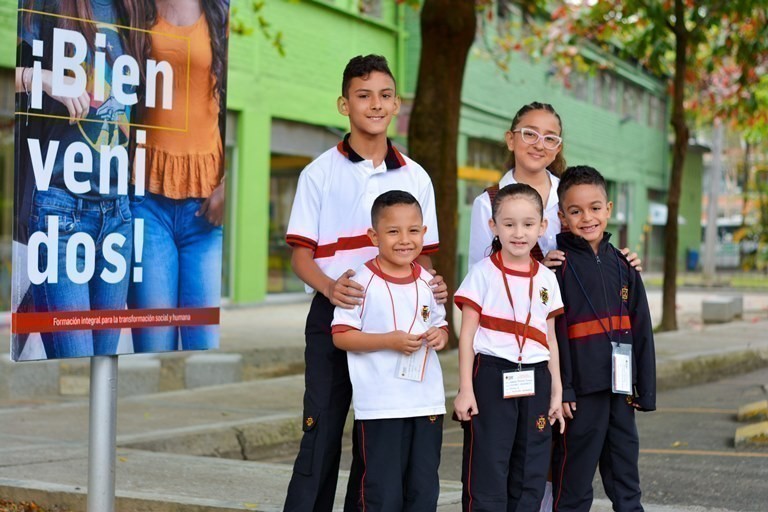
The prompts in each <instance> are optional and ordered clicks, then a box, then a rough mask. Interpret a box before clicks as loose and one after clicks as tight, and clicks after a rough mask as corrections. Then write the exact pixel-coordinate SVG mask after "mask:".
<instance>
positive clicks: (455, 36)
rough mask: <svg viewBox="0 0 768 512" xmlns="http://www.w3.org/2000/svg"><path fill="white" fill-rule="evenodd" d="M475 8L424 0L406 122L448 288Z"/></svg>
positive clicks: (459, 0) (463, 2)
mask: <svg viewBox="0 0 768 512" xmlns="http://www.w3.org/2000/svg"><path fill="white" fill-rule="evenodd" d="M475 12H476V11H475V3H474V2H472V1H468V0H425V2H424V5H423V7H422V10H421V61H420V65H419V74H418V82H417V85H416V94H415V96H414V100H413V109H412V111H411V118H410V123H409V125H408V152H409V153H410V156H411V157H413V159H414V160H416V161H417V162H419V163H420V164H421V165H423V166H424V168H425V169H427V170H428V171H429V173H430V175H431V177H432V183H433V184H434V186H435V196H436V198H437V217H438V224H439V226H440V228H439V229H440V251H439V252H438V253H437V255H436V258H435V262H434V263H435V268H437V269H438V270H439V272H440V274H441V275H442V276H443V277H444V278H445V280H446V283H447V284H448V289H449V290H455V289H456V233H457V226H458V219H457V215H458V214H457V210H456V204H457V202H458V195H457V188H456V187H457V186H456V180H457V176H458V163H457V156H456V145H457V143H458V137H459V112H460V109H461V88H462V82H463V80H464V67H465V65H466V62H467V55H468V54H469V49H470V47H471V46H472V41H473V40H474V37H475V29H476V24H477V21H476V17H475ZM446 312H447V315H448V316H447V320H448V325H453V308H452V307H451V306H450V304H449V305H448V307H446ZM450 335H451V339H450V345H451V346H454V347H455V346H456V338H455V336H454V334H453V330H452V329H451V330H450Z"/></svg>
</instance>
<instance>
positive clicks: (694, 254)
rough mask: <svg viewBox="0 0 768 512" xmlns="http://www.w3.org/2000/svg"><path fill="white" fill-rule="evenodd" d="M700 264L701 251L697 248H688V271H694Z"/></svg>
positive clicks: (686, 257) (686, 259)
mask: <svg viewBox="0 0 768 512" xmlns="http://www.w3.org/2000/svg"><path fill="white" fill-rule="evenodd" d="M698 266H699V251H697V250H696V249H686V251H685V268H686V270H688V272H693V271H694V270H696V267H698Z"/></svg>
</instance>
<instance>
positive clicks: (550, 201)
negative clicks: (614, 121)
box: [469, 101, 565, 268]
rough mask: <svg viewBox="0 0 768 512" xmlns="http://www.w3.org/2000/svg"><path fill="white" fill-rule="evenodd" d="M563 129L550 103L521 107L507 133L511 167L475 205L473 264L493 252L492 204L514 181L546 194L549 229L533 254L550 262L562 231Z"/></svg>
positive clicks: (471, 255) (470, 237)
mask: <svg viewBox="0 0 768 512" xmlns="http://www.w3.org/2000/svg"><path fill="white" fill-rule="evenodd" d="M562 133H563V124H562V121H561V120H560V116H559V115H558V114H557V112H556V111H555V109H554V107H552V105H550V104H548V103H539V102H537V101H535V102H533V103H529V104H528V105H524V106H523V107H522V108H521V109H520V110H518V111H517V113H516V114H515V117H514V118H513V119H512V126H511V127H510V129H509V131H508V132H507V133H506V134H505V139H506V142H507V148H509V151H510V154H509V159H508V161H507V168H508V169H509V170H508V171H507V172H506V174H504V176H503V177H502V178H501V181H499V184H498V185H494V186H493V187H489V188H487V189H486V190H485V192H483V193H482V194H480V195H479V196H477V198H476V199H475V202H474V204H473V205H472V218H471V222H470V230H469V266H470V268H471V267H472V265H474V264H475V263H477V262H478V261H480V260H482V259H483V258H485V257H486V256H487V255H488V253H489V252H490V248H491V242H492V240H493V233H492V232H491V228H490V226H489V225H488V220H489V219H490V218H491V204H492V203H493V199H494V197H495V196H496V192H498V190H499V188H503V187H505V186H506V185H511V184H513V183H525V184H526V185H530V186H531V187H533V188H534V189H535V190H536V191H537V192H538V193H539V195H540V196H541V198H542V201H543V203H544V218H545V219H547V229H546V231H545V232H544V234H543V235H542V236H540V237H539V240H538V243H537V244H536V246H535V247H534V248H533V250H532V251H531V255H532V256H533V257H534V258H536V259H537V260H538V261H542V260H543V262H544V264H545V265H548V266H549V262H548V259H545V258H544V257H545V256H546V255H547V254H548V253H549V252H551V251H553V250H554V249H556V247H557V242H556V240H555V237H556V236H557V234H558V233H559V232H560V219H559V218H558V216H557V209H558V206H557V185H558V183H560V179H559V178H558V176H559V175H560V173H562V172H563V171H564V170H565V158H564V157H563V139H562ZM553 256H554V254H553ZM555 261H556V260H555ZM558 264H559V261H558ZM555 266H556V265H555Z"/></svg>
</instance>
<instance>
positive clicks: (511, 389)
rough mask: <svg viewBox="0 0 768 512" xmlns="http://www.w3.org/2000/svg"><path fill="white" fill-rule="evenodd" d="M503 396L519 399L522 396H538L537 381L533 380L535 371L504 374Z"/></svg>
mask: <svg viewBox="0 0 768 512" xmlns="http://www.w3.org/2000/svg"><path fill="white" fill-rule="evenodd" d="M502 377H503V379H502V382H503V387H504V389H502V396H503V397H504V398H518V397H521V396H533V395H535V394H536V381H535V379H534V378H533V370H520V371H510V372H504V373H502Z"/></svg>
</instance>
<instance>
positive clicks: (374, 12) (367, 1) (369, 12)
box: [359, 0, 381, 18]
mask: <svg viewBox="0 0 768 512" xmlns="http://www.w3.org/2000/svg"><path fill="white" fill-rule="evenodd" d="M359 2H360V3H359V8H360V14H364V15H366V16H370V17H371V18H381V0H359Z"/></svg>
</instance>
